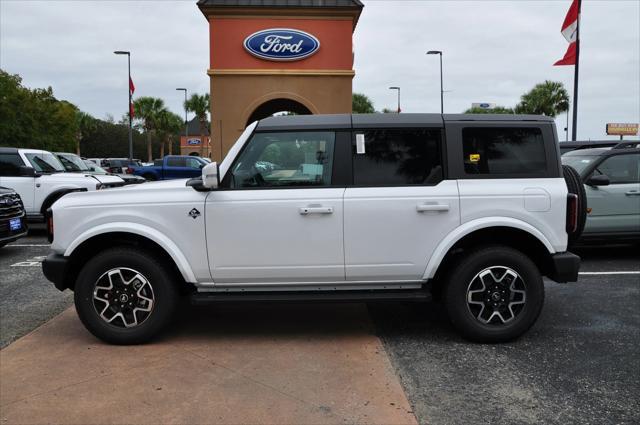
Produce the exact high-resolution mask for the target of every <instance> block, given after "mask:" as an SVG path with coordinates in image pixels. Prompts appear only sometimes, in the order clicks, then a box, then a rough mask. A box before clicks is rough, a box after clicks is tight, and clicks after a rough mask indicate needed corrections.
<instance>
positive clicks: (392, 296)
mask: <svg viewBox="0 0 640 425" xmlns="http://www.w3.org/2000/svg"><path fill="white" fill-rule="evenodd" d="M430 300H431V293H430V292H429V291H428V290H425V289H405V290H398V291H382V290H377V291H340V290H338V291H297V292H284V291H273V292H252V291H245V292H204V293H202V292H201V293H195V294H192V295H191V303H192V304H194V305H205V304H214V303H228V302H272V303H285V302H311V303H314V302H328V303H337V302H374V301H430Z"/></svg>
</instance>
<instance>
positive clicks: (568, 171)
mask: <svg viewBox="0 0 640 425" xmlns="http://www.w3.org/2000/svg"><path fill="white" fill-rule="evenodd" d="M562 173H563V175H564V180H565V182H566V183H567V190H568V191H569V193H573V194H574V195H576V196H577V197H578V226H577V227H576V230H575V232H571V233H569V245H573V244H574V243H575V242H576V241H577V240H578V239H579V238H580V236H581V235H582V231H583V230H584V225H585V223H586V222H587V192H586V191H585V190H584V184H582V179H581V178H580V174H578V172H577V171H576V170H575V169H574V168H573V167H571V166H569V165H563V166H562Z"/></svg>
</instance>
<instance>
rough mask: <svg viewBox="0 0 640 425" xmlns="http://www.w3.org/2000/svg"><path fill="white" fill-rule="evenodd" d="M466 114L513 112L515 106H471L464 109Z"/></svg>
mask: <svg viewBox="0 0 640 425" xmlns="http://www.w3.org/2000/svg"><path fill="white" fill-rule="evenodd" d="M464 113H465V114H513V113H514V112H513V108H505V107H504V106H496V107H495V108H491V109H487V108H478V107H476V108H469V109H467V110H466V111H464Z"/></svg>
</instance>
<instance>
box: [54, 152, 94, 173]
mask: <svg viewBox="0 0 640 425" xmlns="http://www.w3.org/2000/svg"><path fill="white" fill-rule="evenodd" d="M58 159H59V160H60V162H61V163H62V165H64V168H65V170H67V171H89V167H87V164H85V163H84V161H83V160H81V159H80V158H79V157H78V156H76V155H72V154H58Z"/></svg>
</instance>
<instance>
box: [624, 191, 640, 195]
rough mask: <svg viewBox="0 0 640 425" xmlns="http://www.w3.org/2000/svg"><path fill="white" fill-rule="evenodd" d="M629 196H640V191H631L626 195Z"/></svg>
mask: <svg viewBox="0 0 640 425" xmlns="http://www.w3.org/2000/svg"><path fill="white" fill-rule="evenodd" d="M625 195H627V196H640V190H630V191H628V192H626V193H625Z"/></svg>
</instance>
